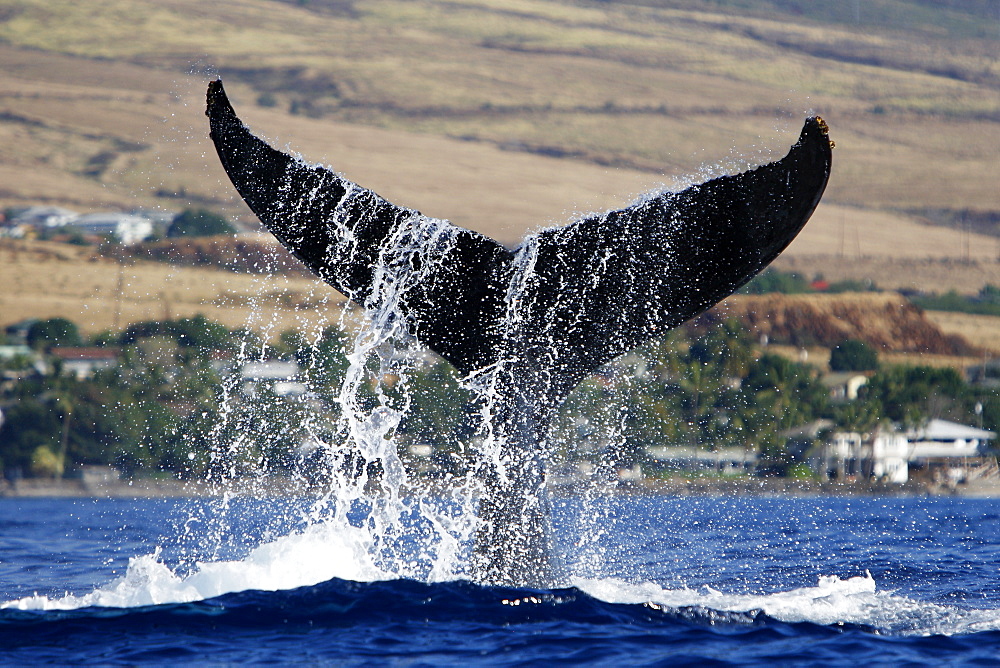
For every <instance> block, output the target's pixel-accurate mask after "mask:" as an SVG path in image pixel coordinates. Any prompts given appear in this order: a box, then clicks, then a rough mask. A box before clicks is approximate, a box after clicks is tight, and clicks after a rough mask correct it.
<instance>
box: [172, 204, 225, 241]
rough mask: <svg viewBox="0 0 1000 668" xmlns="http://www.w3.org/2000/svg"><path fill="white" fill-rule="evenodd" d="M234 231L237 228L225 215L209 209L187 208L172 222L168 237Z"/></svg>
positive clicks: (197, 235)
mask: <svg viewBox="0 0 1000 668" xmlns="http://www.w3.org/2000/svg"><path fill="white" fill-rule="evenodd" d="M234 232H236V228H235V227H233V226H232V225H231V224H230V223H229V221H228V220H226V218H225V217H224V216H221V215H219V214H217V213H214V212H212V211H209V210H208V209H185V210H184V211H182V212H180V213H179V214H177V216H176V217H175V218H174V220H173V222H172V223H170V226H169V227H168V228H167V237H171V238H173V237H181V236H190V237H208V236H214V235H219V234H233V233H234Z"/></svg>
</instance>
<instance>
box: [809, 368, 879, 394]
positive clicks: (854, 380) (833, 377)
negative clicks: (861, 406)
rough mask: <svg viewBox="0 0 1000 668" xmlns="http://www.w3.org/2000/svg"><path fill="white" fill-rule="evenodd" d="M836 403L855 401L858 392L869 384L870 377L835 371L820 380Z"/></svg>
mask: <svg viewBox="0 0 1000 668" xmlns="http://www.w3.org/2000/svg"><path fill="white" fill-rule="evenodd" d="M820 382H821V383H823V386H824V387H826V388H827V390H828V391H829V392H830V398H831V399H833V400H834V401H854V400H855V399H857V398H858V392H859V391H860V390H861V388H862V387H864V386H865V385H867V384H868V375H866V374H864V373H861V372H859V371H834V372H832V373H827V374H823V377H822V378H821V379H820Z"/></svg>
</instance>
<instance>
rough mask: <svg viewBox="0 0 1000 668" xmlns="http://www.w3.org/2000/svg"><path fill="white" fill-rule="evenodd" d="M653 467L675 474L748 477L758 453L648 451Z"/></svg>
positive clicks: (658, 448)
mask: <svg viewBox="0 0 1000 668" xmlns="http://www.w3.org/2000/svg"><path fill="white" fill-rule="evenodd" d="M646 452H647V453H648V454H649V456H650V457H651V458H652V459H653V462H652V467H653V468H656V469H660V470H676V471H690V472H697V471H717V472H719V473H722V474H724V475H736V474H741V473H749V472H750V471H752V470H753V469H754V467H755V466H756V465H757V453H756V452H754V451H753V450H750V449H747V448H719V449H717V450H714V451H712V450H705V449H703V448H694V447H687V446H656V447H649V448H646Z"/></svg>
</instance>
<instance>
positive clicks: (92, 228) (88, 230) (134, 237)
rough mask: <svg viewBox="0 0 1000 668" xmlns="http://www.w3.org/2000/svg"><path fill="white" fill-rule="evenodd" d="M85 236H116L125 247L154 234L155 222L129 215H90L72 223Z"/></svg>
mask: <svg viewBox="0 0 1000 668" xmlns="http://www.w3.org/2000/svg"><path fill="white" fill-rule="evenodd" d="M70 224H71V225H72V226H73V227H75V228H77V229H78V230H80V231H81V232H84V233H85V234H97V235H102V236H108V235H112V234H113V235H115V236H116V237H117V238H118V240H119V241H121V242H122V243H123V244H125V245H129V244H134V243H137V242H139V241H142V240H144V239H147V238H149V237H150V236H152V234H153V222H152V221H151V220H150V219H149V218H145V217H143V216H133V215H131V214H127V213H88V214H86V215H84V216H80V217H79V218H77V219H76V220H74V221H72V223H70Z"/></svg>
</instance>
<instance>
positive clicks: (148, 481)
mask: <svg viewBox="0 0 1000 668" xmlns="http://www.w3.org/2000/svg"><path fill="white" fill-rule="evenodd" d="M583 486H584V485H581V484H573V485H556V486H554V487H553V489H552V492H551V493H552V495H553V496H554V497H556V498H559V497H570V496H573V495H574V494H576V493H577V492H578V491H579V490H581V488H582V487H583ZM418 488H419V489H421V490H427V491H429V492H431V493H435V494H447V493H448V492H449V491H450V490H451V487H450V486H449V485H447V484H442V483H441V482H439V481H423V482H421V483H418ZM606 489H607V490H609V491H610V492H613V493H614V494H615V495H619V496H630V495H664V496H752V497H771V496H782V497H787V496H869V497H879V496H886V497H900V496H903V497H920V496H927V497H931V496H957V497H965V498H985V499H995V498H1000V481H978V482H977V483H972V484H961V485H945V484H937V483H934V482H929V481H922V480H921V481H918V480H911V481H910V482H908V483H906V484H903V485H896V484H889V483H880V482H864V481H845V482H836V481H818V480H808V479H794V478H778V477H774V478H753V477H730V478H705V477H694V478H684V477H672V478H647V479H645V480H639V481H629V482H623V483H619V484H616V485H613V486H607V487H606ZM223 494H231V495H236V496H250V497H297V496H310V495H320V494H322V490H320V489H319V488H318V487H316V486H310V485H306V484H303V483H302V482H301V481H296V480H291V479H289V478H281V477H272V478H268V479H265V480H255V481H242V482H240V483H236V484H233V485H229V486H221V485H217V484H211V483H207V482H204V481H192V480H177V479H155V478H137V479H133V480H115V481H106V482H88V481H86V480H84V479H81V478H73V479H67V478H63V479H57V480H53V479H44V478H23V479H20V480H16V481H7V480H2V479H0V500H2V499H27V498H82V499H88V498H89V499H127V498H150V499H152V498H160V499H166V498H211V497H218V496H222V495H223ZM404 494H405V492H404Z"/></svg>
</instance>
